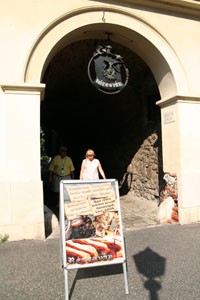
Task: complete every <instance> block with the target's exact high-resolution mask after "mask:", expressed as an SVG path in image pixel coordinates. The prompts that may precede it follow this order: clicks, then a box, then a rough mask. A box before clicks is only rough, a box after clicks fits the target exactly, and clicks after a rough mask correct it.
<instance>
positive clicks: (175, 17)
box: [0, 0, 200, 240]
mask: <svg viewBox="0 0 200 300" xmlns="http://www.w3.org/2000/svg"><path fill="white" fill-rule="evenodd" d="M199 21H200V3H199V1H180V0H179V1H178V0H177V1H167V2H166V1H153V0H152V1H147V0H146V1H142V0H141V1H134V0H127V1H92V0H73V1H66V0H51V1H49V0H40V1H35V0H28V1H25V0H18V1H13V0H8V1H3V0H1V10H0V25H1V26H0V36H1V47H0V66H1V70H0V86H1V91H0V139H1V147H0V165H1V168H0V233H1V234H4V233H6V234H8V235H9V239H10V240H20V239H32V238H34V239H43V238H45V234H44V212H43V191H42V181H41V174H40V101H42V98H43V93H44V92H45V85H44V84H42V83H41V78H42V75H43V74H44V72H45V70H46V67H47V66H48V63H49V62H50V61H51V58H52V57H53V56H54V55H55V54H56V53H57V52H58V51H59V50H60V49H61V48H62V47H64V46H66V45H68V44H70V43H72V42H74V41H78V40H81V39H88V38H101V37H102V34H103V32H104V31H105V29H106V31H112V32H114V33H115V34H114V35H113V39H114V40H115V39H116V41H117V42H118V43H120V44H122V45H124V46H126V47H128V48H130V49H132V50H133V51H134V52H136V53H137V54H138V55H139V56H140V57H142V59H143V60H144V61H145V62H146V63H147V64H148V66H149V67H150V69H151V71H152V73H153V75H154V77H155V79H156V82H157V85H158V88H159V91H160V95H161V100H160V101H159V102H158V103H157V104H158V105H159V106H160V108H161V116H162V140H163V167H164V171H165V172H173V173H174V172H175V173H177V178H178V199H179V219H180V224H188V223H192V222H199V221H200V193H199V186H200V158H199V153H200V130H199V128H200V117H199V116H200V84H199V70H200V55H199V52H200V39H199V36H200V22H199ZM172 133H173V134H172Z"/></svg>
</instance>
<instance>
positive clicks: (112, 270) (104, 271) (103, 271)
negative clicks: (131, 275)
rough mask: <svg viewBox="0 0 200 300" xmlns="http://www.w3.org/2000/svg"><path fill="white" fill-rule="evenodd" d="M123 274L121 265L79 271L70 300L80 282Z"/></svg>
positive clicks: (72, 287)
mask: <svg viewBox="0 0 200 300" xmlns="http://www.w3.org/2000/svg"><path fill="white" fill-rule="evenodd" d="M122 273H123V269H122V265H121V264H116V265H110V266H100V267H95V268H88V269H78V270H77V272H76V275H75V278H74V280H73V283H72V286H71V290H70V293H69V299H71V297H72V295H73V291H74V289H75V286H76V283H77V281H78V280H81V279H87V278H95V277H103V276H112V275H117V274H122Z"/></svg>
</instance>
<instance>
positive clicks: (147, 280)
mask: <svg viewBox="0 0 200 300" xmlns="http://www.w3.org/2000/svg"><path fill="white" fill-rule="evenodd" d="M133 259H134V261H135V264H136V267H137V270H138V272H139V273H140V274H141V278H142V281H143V283H144V287H145V288H146V289H147V290H148V291H149V295H150V297H149V299H150V300H158V299H159V298H158V291H159V290H160V289H161V288H162V285H161V283H162V276H163V275H164V274H165V265H166V259H165V258H164V257H162V256H160V255H159V254H157V253H156V252H154V251H153V250H151V248H149V247H147V248H146V249H145V250H143V251H141V252H139V253H137V254H136V255H134V256H133Z"/></svg>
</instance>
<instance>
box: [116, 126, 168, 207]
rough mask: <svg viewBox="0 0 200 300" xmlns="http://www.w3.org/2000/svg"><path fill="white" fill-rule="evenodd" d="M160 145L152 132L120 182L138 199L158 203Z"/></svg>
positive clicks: (160, 167) (156, 134) (156, 136)
mask: <svg viewBox="0 0 200 300" xmlns="http://www.w3.org/2000/svg"><path fill="white" fill-rule="evenodd" d="M160 145H161V142H160V138H159V134H158V133H157V132H153V133H151V134H150V135H148V137H147V138H146V139H145V140H144V141H143V143H142V145H141V146H140V148H139V149H138V151H137V152H136V153H135V155H134V157H133V158H132V161H131V163H130V164H129V166H128V168H127V173H126V174H125V175H124V178H123V180H122V182H121V186H122V185H123V184H124V183H125V181H127V182H126V184H127V186H128V187H129V188H128V190H129V191H131V192H132V193H134V195H135V196H136V197H138V198H143V199H146V200H151V201H158V203H159V201H160V200H159V191H160V186H161V185H162V180H160V178H162V175H163V174H162V163H161V160H162V158H161V154H160V153H161V149H160V148H159V147H160Z"/></svg>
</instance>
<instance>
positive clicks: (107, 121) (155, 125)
mask: <svg viewBox="0 0 200 300" xmlns="http://www.w3.org/2000/svg"><path fill="white" fill-rule="evenodd" d="M97 17H99V20H101V21H99V22H97ZM77 24H79V26H78V27H77ZM124 24H128V25H127V26H124ZM107 31H109V32H111V33H112V37H111V39H112V42H113V46H114V50H115V52H118V51H119V53H120V54H121V55H122V56H123V57H124V59H126V58H127V65H128V63H130V66H131V67H129V65H128V67H129V69H130V70H131V71H132V74H133V76H132V78H130V82H131V84H129V87H127V89H126V90H125V91H124V92H123V93H122V94H120V95H118V96H115V97H112V98H110V97H109V96H102V95H100V94H98V92H97V91H95V90H94V89H93V88H92V87H89V86H87V85H89V81H88V79H87V81H86V77H87V73H86V66H87V63H88V61H89V58H90V57H91V55H92V51H94V50H95V43H96V42H98V41H101V40H104V39H105V32H107ZM46 45H48V47H46ZM77 49H79V51H77ZM81 51H82V52H83V53H82V52H81ZM120 51H122V52H120ZM72 54H73V55H72ZM74 62H75V64H74ZM77 62H78V63H77ZM135 63H136V64H135ZM54 67H55V68H56V70H57V72H56V73H55V68H54ZM83 67H85V73H84V71H83V70H82V68H83ZM61 69H62V71H61V72H60V70H61ZM52 70H53V71H52ZM72 70H73V71H72ZM64 71H66V72H64ZM80 71H81V72H80ZM69 73H70V75H69ZM80 73H81V76H80ZM58 74H59V75H60V76H61V77H62V78H61V77H59V76H57V78H55V77H56V76H55V75H58ZM83 74H85V77H84V76H83ZM134 75H135V78H134ZM80 77H81V79H80ZM69 78H70V80H69ZM35 80H36V81H37V80H40V81H41V82H44V83H46V96H45V98H46V99H45V100H46V102H44V103H43V104H42V122H43V123H42V125H43V126H44V127H46V129H47V131H48V130H49V129H51V130H54V131H55V132H56V133H57V132H58V133H59V134H58V136H59V137H61V140H62V141H63V142H64V143H65V144H67V145H68V146H69V145H70V146H69V149H70V155H71V156H72V157H73V155H74V157H75V158H76V159H75V161H76V162H77V163H76V169H77V174H76V176H77V178H78V169H79V167H80V161H81V159H82V158H83V155H84V152H85V150H86V149H87V148H88V147H92V148H95V150H96V149H97V150H98V151H97V153H98V154H99V155H98V156H100V158H101V160H103V161H105V171H107V174H108V176H109V177H115V178H117V179H119V180H121V179H122V178H123V176H124V175H125V173H126V170H127V168H128V165H129V164H130V162H131V159H132V157H133V155H134V154H135V153H136V151H137V149H138V147H139V146H140V143H141V142H142V141H143V140H144V139H145V135H148V134H151V133H152V132H154V131H155V130H156V129H157V130H158V131H159V130H160V127H159V125H160V118H159V112H156V110H157V109H156V108H155V107H156V106H155V102H156V101H158V100H160V99H161V100H165V99H168V98H172V97H173V96H174V95H176V94H177V92H178V91H179V83H180V82H181V88H182V87H183V88H184V89H185V90H184V91H183V90H181V92H185V91H186V90H187V84H183V82H185V78H184V75H183V72H182V69H181V66H180V65H179V62H178V59H177V58H176V55H175V54H174V53H173V51H172V49H171V47H170V45H169V44H168V43H167V42H166V41H165V39H164V38H163V37H162V36H161V35H159V33H158V31H157V30H156V29H154V28H152V27H151V26H149V25H148V24H146V22H145V21H144V20H141V19H138V18H136V17H135V16H131V15H128V14H124V13H123V12H120V11H106V12H105V11H104V13H103V15H102V12H101V11H79V13H75V14H69V15H66V16H63V17H62V19H60V20H57V21H56V22H55V23H54V24H52V25H51V26H49V28H47V29H46V30H45V32H44V33H43V34H42V35H41V37H40V38H39V39H38V42H37V43H36V44H35V46H34V48H33V51H32V52H31V54H30V57H29V60H28V64H27V67H26V70H25V81H27V82H34V81H35ZM86 87H87V88H88V89H91V92H90V94H87V95H86V97H84V98H86V100H85V99H84V100H83V99H82V98H83V93H82V92H81V91H84V92H85V90H86V89H87V88H86ZM92 89H93V90H92ZM127 95H129V97H127ZM94 99H95V101H94ZM133 103H134V105H133ZM50 107H51V108H50ZM105 107H106V109H105ZM54 108H57V110H55V109H54ZM113 108H114V109H113ZM135 108H137V109H135ZM138 115H139V116H140V118H138ZM47 116H48V117H47ZM45 122H46V124H45ZM102 123H103V127H102ZM83 125H84V126H83ZM150 125H152V127H151V126H150ZM133 128H134V129H133ZM148 130H150V132H148ZM107 131H108V133H107ZM105 132H106V133H105ZM124 133H126V134H124ZM135 133H136V134H135ZM47 135H48V136H50V135H51V133H50V134H49V133H48V134H47ZM135 136H137V138H136V139H135ZM160 136H161V135H160ZM146 137H147V136H146ZM139 139H141V141H140V140H139ZM127 141H128V142H127ZM49 144H52V139H51V138H49ZM79 145H81V147H79ZM48 147H49V150H48V151H49V154H50V155H52V154H55V153H53V152H54V150H55V149H52V147H51V146H48ZM116 149H117V151H116ZM108 155H109V158H108ZM173 168H174V169H173V171H177V166H176V165H174V166H173ZM116 170H117V171H116ZM169 171H170V170H169Z"/></svg>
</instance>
